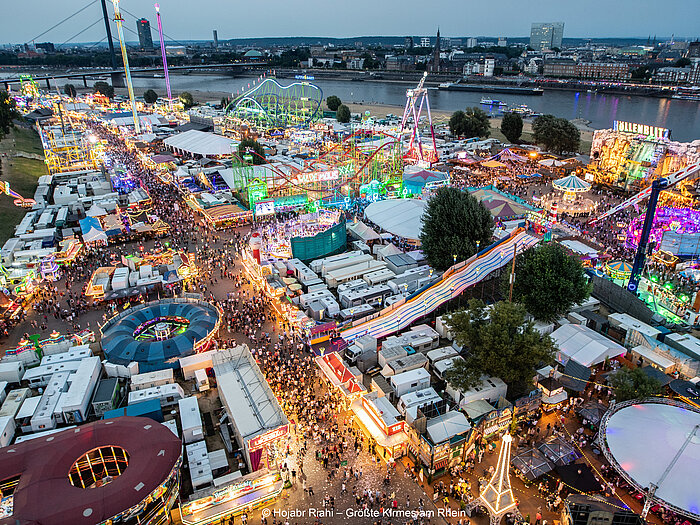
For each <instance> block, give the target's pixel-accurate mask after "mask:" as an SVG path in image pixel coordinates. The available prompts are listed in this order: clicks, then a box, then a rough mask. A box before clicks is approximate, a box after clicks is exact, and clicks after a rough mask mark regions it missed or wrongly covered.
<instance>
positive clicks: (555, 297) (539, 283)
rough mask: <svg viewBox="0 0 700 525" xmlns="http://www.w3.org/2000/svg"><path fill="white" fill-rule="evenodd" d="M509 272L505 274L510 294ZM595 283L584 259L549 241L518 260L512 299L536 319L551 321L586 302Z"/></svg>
mask: <svg viewBox="0 0 700 525" xmlns="http://www.w3.org/2000/svg"><path fill="white" fill-rule="evenodd" d="M509 283H510V272H507V273H506V274H504V276H503V281H502V287H503V291H504V293H507V290H508V288H509ZM591 290H592V285H591V284H590V283H589V282H588V280H587V279H586V275H585V273H584V271H583V266H581V262H580V261H579V260H578V259H576V258H575V257H572V256H570V255H569V254H567V253H566V252H565V251H564V248H562V247H561V245H559V244H555V243H547V244H543V245H540V246H537V247H535V248H530V249H529V250H527V251H526V252H524V253H521V254H520V255H518V257H517V258H516V261H515V282H514V284H513V300H514V301H516V302H518V303H521V304H522V305H523V306H525V308H526V309H527V311H528V312H529V313H531V314H532V315H533V316H534V317H535V318H536V319H539V320H542V321H547V322H551V321H554V320H556V319H558V318H559V317H561V316H562V315H563V314H565V313H566V312H568V311H569V310H570V309H571V307H572V306H574V305H576V304H580V303H582V302H583V301H585V300H586V299H587V298H588V296H589V295H590V294H591Z"/></svg>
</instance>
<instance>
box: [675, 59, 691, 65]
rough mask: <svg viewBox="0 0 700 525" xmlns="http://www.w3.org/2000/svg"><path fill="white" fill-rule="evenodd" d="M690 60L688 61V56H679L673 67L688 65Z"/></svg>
mask: <svg viewBox="0 0 700 525" xmlns="http://www.w3.org/2000/svg"><path fill="white" fill-rule="evenodd" d="M690 64H692V62H691V61H690V59H689V58H686V57H681V58H679V59H678V60H676V63H675V64H674V66H675V67H688V66H689V65H690Z"/></svg>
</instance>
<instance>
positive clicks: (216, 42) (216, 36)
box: [214, 29, 219, 49]
mask: <svg viewBox="0 0 700 525" xmlns="http://www.w3.org/2000/svg"><path fill="white" fill-rule="evenodd" d="M217 47H219V33H218V32H217V31H216V29H214V49H216V48H217Z"/></svg>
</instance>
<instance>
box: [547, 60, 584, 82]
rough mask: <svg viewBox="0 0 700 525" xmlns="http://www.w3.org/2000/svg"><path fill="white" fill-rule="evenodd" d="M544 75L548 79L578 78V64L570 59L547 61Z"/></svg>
mask: <svg viewBox="0 0 700 525" xmlns="http://www.w3.org/2000/svg"><path fill="white" fill-rule="evenodd" d="M542 73H543V74H544V76H546V77H571V78H575V77H576V62H574V61H573V60H571V59H568V58H555V59H550V60H545V62H544V66H543V70H542Z"/></svg>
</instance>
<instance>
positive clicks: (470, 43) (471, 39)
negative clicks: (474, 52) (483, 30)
mask: <svg viewBox="0 0 700 525" xmlns="http://www.w3.org/2000/svg"><path fill="white" fill-rule="evenodd" d="M477 45H478V41H477V39H476V38H474V37H473V36H470V37H469V38H467V40H466V43H465V46H466V47H476V46H477Z"/></svg>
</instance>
